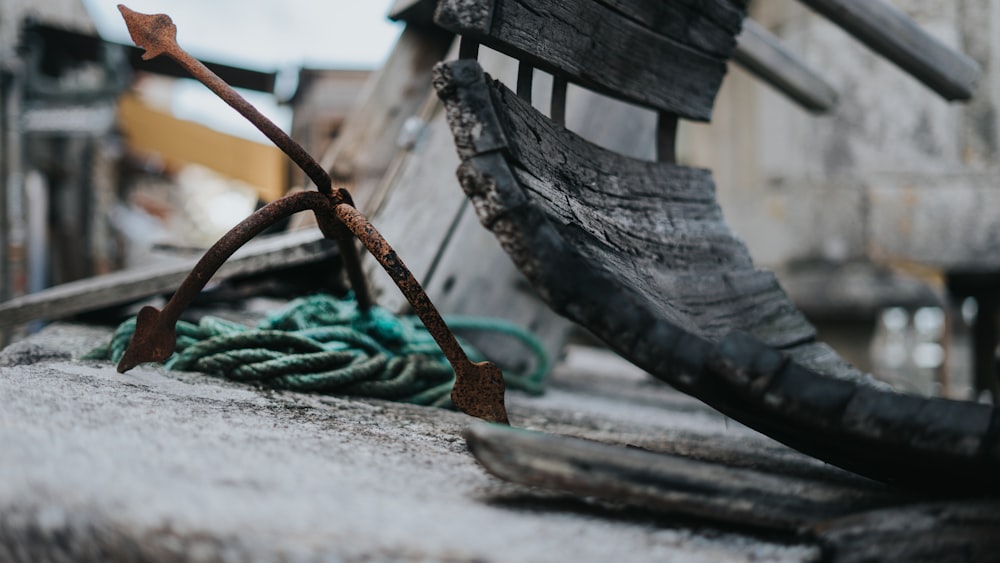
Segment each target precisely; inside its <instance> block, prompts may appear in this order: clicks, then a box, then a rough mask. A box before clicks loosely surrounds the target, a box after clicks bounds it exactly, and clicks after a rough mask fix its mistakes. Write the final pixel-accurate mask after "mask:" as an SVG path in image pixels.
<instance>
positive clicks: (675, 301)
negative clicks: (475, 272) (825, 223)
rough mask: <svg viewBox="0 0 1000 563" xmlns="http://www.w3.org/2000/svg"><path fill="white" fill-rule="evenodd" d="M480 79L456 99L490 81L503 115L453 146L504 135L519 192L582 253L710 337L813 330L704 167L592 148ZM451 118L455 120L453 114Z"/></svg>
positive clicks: (795, 337)
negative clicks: (729, 219) (728, 213)
mask: <svg viewBox="0 0 1000 563" xmlns="http://www.w3.org/2000/svg"><path fill="white" fill-rule="evenodd" d="M451 68H457V67H455V66H452V67H451ZM470 79H471V80H472V82H471V83H470V84H474V83H475V78H473V77H471V76H470ZM456 80H463V79H460V78H456ZM479 84H480V87H481V88H482V90H481V91H478V92H477V91H475V90H472V89H471V88H462V89H461V91H460V93H457V95H460V96H464V97H465V100H463V102H462V103H463V105H464V106H466V107H476V106H477V105H480V104H483V103H487V104H489V103H492V102H491V101H489V100H488V99H486V100H483V99H481V98H484V97H486V98H488V97H489V96H490V95H491V93H490V92H494V93H495V95H496V96H498V98H497V99H496V104H498V107H505V108H507V109H508V110H509V111H506V112H504V113H503V121H502V122H500V121H497V122H496V123H495V125H493V126H487V125H486V124H485V123H484V126H483V127H482V128H480V129H468V130H467V133H468V134H458V135H457V137H459V139H458V142H457V145H458V147H459V152H460V154H462V155H463V158H465V159H466V160H469V159H470V158H475V156H479V155H482V156H484V158H486V159H488V158H490V154H489V153H492V152H493V151H495V150H497V149H498V148H501V146H502V148H504V149H505V150H506V151H508V153H509V158H508V159H507V163H508V164H509V165H510V166H511V171H512V173H513V175H514V178H515V179H516V181H517V183H518V185H519V186H521V187H522V189H523V192H522V193H523V194H524V195H525V197H526V198H527V200H528V201H529V202H530V203H531V204H533V205H535V206H536V207H537V208H538V209H541V210H543V212H544V213H545V214H546V215H547V216H548V217H549V218H550V220H551V221H552V223H553V224H554V225H556V226H557V227H556V228H557V230H559V231H560V236H561V237H562V239H563V240H565V241H567V244H569V245H571V246H572V247H573V248H574V249H575V250H576V251H577V252H579V253H581V254H582V255H583V256H585V258H586V259H588V260H590V261H591V262H592V263H596V264H603V265H604V266H605V267H606V268H608V269H610V270H612V271H614V272H616V273H617V274H618V275H622V276H627V278H628V280H629V282H630V283H632V284H634V286H635V287H636V288H637V289H638V291H640V292H643V293H644V294H647V295H660V296H661V301H660V302H661V303H662V304H663V306H662V307H661V308H660V310H661V312H662V313H663V314H666V315H668V316H669V317H670V318H672V319H673V320H674V322H676V323H678V324H680V325H682V326H685V327H692V330H695V331H696V332H697V333H698V334H702V335H705V336H707V337H709V338H712V339H717V338H720V337H721V336H723V335H724V334H726V333H728V332H729V331H731V330H733V329H734V328H738V329H740V330H747V331H749V332H751V333H753V334H755V335H757V336H759V337H760V338H762V339H764V340H765V341H766V342H767V343H768V344H770V345H773V346H778V347H788V346H791V345H794V344H795V343H798V342H803V341H807V340H810V339H812V337H813V336H814V334H815V332H814V330H813V328H812V327H811V326H809V324H808V323H807V322H806V321H805V319H804V318H803V317H802V316H801V315H800V314H798V312H797V311H796V310H795V308H794V307H793V306H792V305H791V303H790V302H788V301H787V298H786V297H785V296H784V294H783V293H782V292H781V290H780V288H779V287H778V285H777V282H776V280H775V279H774V278H773V275H772V274H770V273H765V272H760V271H756V270H754V269H753V267H752V262H751V260H750V257H749V253H748V251H747V249H746V247H745V246H744V245H743V243H742V242H741V241H739V240H738V239H737V238H736V237H735V236H734V235H733V233H732V232H731V231H730V229H729V228H728V226H726V224H725V222H724V221H723V220H722V212H721V210H720V209H719V207H718V204H717V203H716V202H715V199H714V195H715V187H714V184H713V183H712V181H711V177H710V175H709V173H708V172H707V171H705V170H699V169H692V168H686V167H680V166H674V165H669V164H664V163H654V162H645V161H639V160H634V159H630V158H626V157H622V156H620V155H618V154H616V153H612V152H609V151H606V150H603V149H600V148H599V147H596V146H594V145H592V144H590V143H586V142H584V141H583V140H582V139H580V138H579V137H577V136H576V135H575V134H573V133H571V132H569V131H566V130H565V129H562V128H560V127H557V126H555V125H554V124H553V123H552V122H551V121H549V120H547V119H545V118H544V117H542V116H540V115H539V114H538V112H536V111H534V110H533V109H532V108H531V106H530V105H528V104H527V103H525V102H524V101H523V100H521V99H520V98H517V96H515V95H514V94H513V93H512V92H510V91H509V90H507V89H506V88H503V87H500V88H495V89H489V90H487V89H486V86H485V83H479ZM473 97H476V98H477V99H475V100H474V99H472V98H473ZM452 118H453V121H458V120H461V119H463V118H462V117H460V116H457V115H455V114H454V113H453V114H452ZM490 119H492V118H489V117H484V120H487V121H488V120H490ZM497 119H499V117H497ZM497 128H499V129H497ZM473 135H474V136H475V138H472V136H473ZM501 143H502V145H501ZM480 162H481V163H482V164H481V166H482V167H484V168H489V167H490V166H491V165H490V164H488V163H487V162H486V161H485V160H483V161H480ZM564 163H576V164H577V165H575V166H566V165H563V164H564ZM473 181H474V180H473ZM515 189H516V188H515ZM515 260H516V258H515ZM666 288H669V291H664V289H666Z"/></svg>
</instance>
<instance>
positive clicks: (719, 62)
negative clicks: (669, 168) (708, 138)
mask: <svg viewBox="0 0 1000 563" xmlns="http://www.w3.org/2000/svg"><path fill="white" fill-rule="evenodd" d="M649 4H651V5H652V4H657V5H660V4H662V5H663V6H664V8H663V9H655V10H653V11H652V12H650V10H651V8H645V9H643V10H640V9H638V8H637V7H636V6H638V5H635V4H634V3H632V2H627V3H623V2H617V3H615V2H610V3H601V2H597V1H586V2H578V3H572V4H569V3H565V2H559V1H557V0H531V1H529V0H475V1H467V0H444V1H442V2H440V3H439V4H438V10H437V12H436V14H435V22H436V23H437V24H438V25H440V26H442V27H444V28H446V29H449V30H451V31H454V32H456V33H459V34H462V35H464V36H469V37H472V38H474V39H476V40H478V41H480V42H482V43H483V44H484V45H487V46H489V47H491V48H493V49H497V50H498V51H501V52H503V53H506V54H509V55H511V56H515V57H517V58H519V59H523V60H526V61H528V62H529V63H531V64H533V65H535V66H537V67H538V68H540V69H543V70H546V71H547V72H552V73H554V74H557V75H563V76H566V77H567V78H569V79H570V80H572V81H573V82H575V83H578V84H581V85H583V86H586V87H588V88H591V89H593V90H595V91H598V92H602V93H605V94H608V95H611V96H614V97H618V98H622V99H625V100H629V101H632V102H635V103H638V104H641V105H644V106H647V107H651V108H654V109H658V110H662V111H666V112H669V113H675V114H677V115H680V116H681V117H686V118H689V119H695V120H700V121H707V120H709V119H710V118H711V114H712V102H713V100H714V98H715V93H716V92H717V90H718V88H719V85H720V84H721V81H722V77H723V76H724V75H725V72H726V67H725V58H726V56H725V55H724V54H723V53H728V52H729V51H731V50H732V45H733V44H734V41H733V39H732V37H733V36H734V35H735V34H736V32H737V31H738V28H733V27H730V29H729V30H728V31H727V32H726V33H717V34H716V36H714V37H712V38H711V39H709V38H708V36H707V35H706V36H705V38H703V40H702V41H701V43H703V44H710V45H711V46H712V47H713V48H712V49H709V50H706V49H704V46H698V45H695V44H689V43H685V41H691V38H690V37H689V36H688V35H687V30H688V28H687V27H686V26H681V25H677V24H676V20H675V19H671V18H670V17H669V16H670V15H672V14H671V12H674V11H676V10H677V9H681V8H676V7H673V6H672V3H649ZM622 6H632V7H633V8H635V9H634V10H632V13H630V14H628V15H626V14H624V13H622V12H619V11H617V10H616V9H615V8H621V7H622ZM691 13H692V14H698V13H700V11H698V10H694V11H692V12H691ZM737 13H739V12H738V11H737ZM649 22H652V23H653V24H654V25H653V26H652V27H651V26H650V25H649ZM664 22H670V25H666V24H665V23H664ZM656 24H659V25H656ZM705 25H706V26H710V27H712V26H714V24H708V23H706V24H705ZM668 34H672V35H668ZM699 37H701V36H700V35H699ZM695 43H697V41H695Z"/></svg>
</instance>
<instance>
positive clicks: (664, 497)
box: [465, 425, 906, 531]
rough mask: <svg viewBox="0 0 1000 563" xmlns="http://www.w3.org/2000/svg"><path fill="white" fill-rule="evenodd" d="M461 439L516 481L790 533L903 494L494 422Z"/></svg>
mask: <svg viewBox="0 0 1000 563" xmlns="http://www.w3.org/2000/svg"><path fill="white" fill-rule="evenodd" d="M465 438H466V441H467V443H468V444H469V450H470V451H471V452H472V454H473V455H474V456H475V457H476V460H477V461H479V463H481V464H482V465H483V466H484V467H486V469H487V470H489V471H490V472H491V473H493V474H494V475H496V476H498V477H500V478H502V479H505V480H508V481H512V482H514V483H519V484H522V485H530V486H535V487H543V488H550V489H556V490H559V491H564V492H568V493H573V494H575V495H581V496H586V497H593V498H599V499H604V500H607V501H610V502H614V503H616V504H627V505H629V506H638V507H642V508H645V509H649V510H653V511H657V512H668V513H670V514H682V515H685V516H695V517H698V518H703V519H707V520H711V521H715V522H722V523H726V524H737V525H741V526H749V527H753V528H766V529H771V530H783V531H795V530H797V529H799V528H801V527H804V526H812V525H816V524H819V523H821V522H824V521H827V520H831V519H836V518H841V517H844V516H847V515H851V514H855V513H857V512H861V511H863V510H865V509H871V508H875V507H886V506H891V505H892V503H893V502H899V501H901V500H904V499H905V498H906V497H905V496H904V495H901V494H899V493H898V492H897V493H895V494H893V492H892V491H887V490H878V489H872V488H861V487H854V486H851V485H849V484H845V483H835V482H831V481H824V480H819V479H809V478H803V477H797V476H789V475H782V474H780V473H773V472H764V471H758V470H754V469H746V468H736V467H727V466H725V465H722V464H718V463H711V462H706V461H700V460H697V459H691V458H688V457H682V456H676V455H670V454H660V453H653V452H647V451H643V450H639V449H633V448H625V447H622V446H612V445H608V444H602V443H598V442H591V441H588V440H582V439H579V438H570V437H566V436H557V435H553V434H545V433H542V432H531V431H527V430H518V429H511V428H507V427H500V426H486V425H477V426H474V427H471V428H469V429H468V430H466V432H465Z"/></svg>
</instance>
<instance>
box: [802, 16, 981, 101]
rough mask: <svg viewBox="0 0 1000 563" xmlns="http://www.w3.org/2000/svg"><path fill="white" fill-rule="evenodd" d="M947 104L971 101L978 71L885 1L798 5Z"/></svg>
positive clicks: (958, 53) (975, 65)
mask: <svg viewBox="0 0 1000 563" xmlns="http://www.w3.org/2000/svg"><path fill="white" fill-rule="evenodd" d="M800 1H801V2H802V3H803V4H805V5H807V6H809V7H810V8H812V9H813V10H816V12H818V13H819V14H821V15H823V16H824V17H826V18H827V19H829V20H830V21H832V22H833V23H835V24H837V25H838V26H840V27H842V28H843V29H844V30H845V31H847V32H848V33H850V34H851V35H853V36H854V37H855V38H857V39H858V40H859V41H861V42H862V43H864V44H865V45H868V46H869V47H871V49H872V50H873V51H875V52H876V53H878V54H880V55H882V56H883V57H885V58H887V59H889V60H890V61H892V62H893V63H895V64H896V65H897V66H899V67H900V68H902V69H903V70H905V71H906V72H908V73H910V74H911V75H913V77H914V78H916V79H917V80H920V81H921V82H923V83H924V84H926V85H927V86H928V87H929V88H931V89H932V90H934V91H935V92H937V93H938V94H940V95H941V97H943V98H945V99H946V100H968V99H969V98H971V97H972V94H973V91H974V90H975V87H976V82H977V81H978V80H979V76H980V73H981V70H980V68H979V65H978V64H977V63H976V61H974V60H972V58H970V57H969V56H968V55H966V54H964V53H962V52H959V51H956V50H955V49H952V48H951V47H949V46H947V45H945V44H944V43H942V42H941V41H939V40H938V39H937V38H935V37H934V36H932V35H931V34H929V33H927V32H926V31H924V29H923V28H921V27H920V26H919V25H917V23H916V22H914V21H913V20H912V19H910V17H909V16H907V15H906V14H904V13H903V12H901V11H900V10H899V9H898V8H896V7H895V6H893V5H892V4H890V3H889V2H887V1H886V0H800Z"/></svg>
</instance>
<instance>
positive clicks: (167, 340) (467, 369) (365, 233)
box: [118, 4, 508, 424]
mask: <svg viewBox="0 0 1000 563" xmlns="http://www.w3.org/2000/svg"><path fill="white" fill-rule="evenodd" d="M118 10H119V11H120V12H121V13H122V16H123V17H124V18H125V23H126V25H127V26H128V29H129V34H130V35H131V36H132V40H133V41H134V42H135V44H136V45H137V46H139V47H142V48H143V49H145V50H146V52H145V53H144V54H143V58H144V59H147V60H148V59H151V58H153V57H156V56H159V55H161V54H163V55H167V56H168V57H170V58H172V59H173V60H175V61H177V63H178V64H180V65H181V66H182V67H183V68H184V69H185V70H187V71H188V72H189V73H191V75H192V76H193V77H194V78H196V79H197V80H199V81H200V82H202V83H203V84H205V85H206V86H207V87H208V88H209V89H210V90H212V92H214V93H215V94H216V95H218V96H219V97H220V98H222V99H223V100H224V101H225V102H226V103H228V104H229V105H230V106H231V107H232V108H233V109H235V110H236V111H238V112H239V113H240V114H241V115H243V117H245V118H246V119H247V120H249V121H250V122H251V123H253V124H254V126H256V127H257V128H258V129H259V130H260V131H261V132H262V133H264V134H265V135H266V136H267V137H268V138H269V139H271V141H272V142H274V144H275V145H277V146H278V148H280V149H281V150H282V151H283V152H284V153H285V154H287V155H288V156H289V157H290V158H291V159H292V161H294V162H295V164H296V165H298V166H299V167H300V168H301V169H302V170H303V171H304V172H305V173H306V174H307V175H308V176H309V178H310V179H311V180H312V181H313V183H315V184H316V187H317V189H318V190H319V191H318V192H301V193H297V194H292V195H288V196H285V197H283V198H281V199H279V200H277V201H274V202H272V203H270V204H268V205H266V206H264V207H263V208H261V209H260V210H258V211H256V212H255V213H253V214H252V215H250V217H247V218H246V219H244V220H243V221H242V222H241V223H240V224H239V225H237V226H235V227H233V228H232V229H231V230H230V231H229V232H228V233H226V234H225V235H224V236H223V237H222V238H221V239H219V241H218V242H216V243H215V244H214V245H213V246H212V247H211V248H210V249H209V250H208V251H207V252H206V253H205V255H204V256H203V257H202V259H201V260H199V261H198V264H197V265H195V267H194V269H193V270H192V271H191V273H190V274H188V276H187V278H185V279H184V282H183V283H181V286H180V288H178V290H177V292H176V293H174V295H173V296H172V297H171V298H170V300H169V301H168V302H167V304H166V305H165V306H164V308H163V310H162V311H161V310H158V309H156V308H155V307H144V308H143V309H142V310H141V311H139V315H138V317H137V320H136V329H135V336H133V338H132V342H130V343H129V347H128V349H127V350H126V351H125V355H124V356H123V357H122V359H121V361H120V362H119V364H118V371H120V372H123V373H124V372H125V371H127V370H129V369H132V368H133V367H135V366H137V365H139V364H140V363H144V362H153V361H163V360H166V359H167V358H168V357H170V355H171V354H172V353H173V351H174V346H175V342H176V336H175V326H176V323H177V320H178V319H179V318H180V314H181V312H183V311H184V309H185V308H186V307H187V306H188V305H189V304H190V303H191V301H192V300H193V299H194V298H195V297H196V296H197V295H198V293H199V292H200V291H201V290H202V289H203V288H204V287H205V284H206V283H208V280H209V279H211V277H212V275H213V274H215V272H216V271H217V270H218V269H219V267H221V266H222V264H223V263H224V262H225V261H226V260H227V259H228V258H229V257H230V256H232V254H233V253H234V252H236V250H237V249H238V248H240V247H241V246H243V245H244V244H245V243H246V242H247V241H249V240H250V239H252V238H253V237H255V236H256V235H258V234H259V233H260V232H262V231H263V230H264V229H265V228H267V227H268V226H270V225H273V224H274V223H275V222H276V221H279V220H281V219H283V218H285V217H288V216H289V215H292V214H294V213H298V212H300V211H305V210H307V209H308V210H311V211H312V212H313V213H314V214H315V216H316V221H317V223H318V225H319V229H320V231H321V232H322V233H323V235H324V236H325V237H326V238H329V239H333V240H336V241H337V242H338V244H339V245H340V251H341V255H342V256H343V259H344V267H345V270H346V271H347V276H348V278H349V279H350V282H351V287H352V288H353V289H354V293H355V295H356V298H357V300H358V307H359V309H361V310H362V311H364V310H367V309H368V308H369V307H370V306H371V305H372V300H371V296H370V294H369V292H368V285H367V283H366V281H365V277H364V273H363V270H362V269H361V262H360V257H359V255H358V250H357V247H356V246H355V245H354V237H357V238H358V240H360V241H361V243H362V244H363V245H364V246H365V248H366V249H367V250H368V251H369V252H370V253H371V254H372V256H373V257H375V259H376V260H377V261H378V262H379V264H381V265H382V267H383V268H384V269H385V271H386V272H387V273H388V274H389V275H390V276H391V277H392V279H393V281H394V282H395V283H396V285H397V286H398V287H399V289H400V291H402V293H403V295H404V296H405V297H406V299H407V301H409V303H410V305H411V306H412V307H413V309H414V311H415V312H416V313H417V316H418V317H419V318H420V320H421V321H422V322H423V323H424V326H425V327H427V330H428V332H430V334H431V336H433V337H434V340H435V342H437V344H438V346H439V347H440V348H441V351H442V352H443V353H444V355H445V357H446V358H448V362H449V363H450V364H451V366H452V368H453V369H454V370H455V385H454V388H453V389H452V393H451V397H452V402H453V403H454V404H455V406H456V407H457V408H458V409H459V410H461V411H462V412H464V413H467V414H470V415H472V416H476V417H478V418H482V419H484V420H488V421H490V422H499V423H505V424H506V423H507V422H508V421H507V411H506V408H505V406H504V380H503V374H502V373H501V372H500V369H499V368H498V367H497V366H496V365H494V364H493V363H491V362H478V363H474V362H472V361H470V360H469V358H468V356H467V355H466V354H465V351H464V350H462V347H461V346H460V345H459V344H458V340H457V339H456V338H455V335H454V334H453V333H452V332H451V329H449V328H448V325H447V324H446V323H445V322H444V319H442V318H441V315H440V313H438V311H437V308H436V307H434V304H433V303H431V300H430V298H429V297H427V294H426V292H424V290H423V288H421V287H420V284H419V282H417V280H416V278H415V277H414V276H413V274H412V272H410V270H409V269H407V267H406V265H404V264H403V262H402V260H400V258H399V256H398V255H397V254H396V251H395V250H393V248H392V247H391V246H390V245H389V243H388V242H386V240H385V239H384V238H382V235H381V234H379V232H378V231H377V230H376V229H375V227H374V226H372V224H371V223H370V222H369V221H368V219H367V218H366V217H365V216H364V215H363V214H361V212H359V211H358V210H357V209H355V208H354V202H353V200H352V199H351V195H350V193H349V192H348V191H347V190H345V189H343V188H339V189H336V190H334V189H333V187H332V181H331V179H330V176H329V174H327V172H326V171H325V170H324V169H323V167H322V166H320V165H319V163H317V162H316V160H315V159H314V158H313V157H312V156H311V155H309V153H307V152H306V151H305V149H303V148H302V146H301V145H299V144H298V143H296V142H295V141H294V140H293V139H292V138H291V137H289V136H288V135H287V134H285V132H284V131H282V130H281V129H280V128H279V127H278V126H277V125H275V124H274V123H273V122H272V121H271V120H269V119H268V118H266V117H265V116H264V115H263V114H261V113H260V112H259V111H257V109H256V108H254V107H253V106H252V105H251V104H250V103H249V102H247V101H246V100H245V99H244V98H243V97H242V96H240V95H239V94H238V93H237V92H236V91H235V90H233V89H232V88H231V87H230V86H229V85H228V84H226V83H225V81H223V80H222V79H221V78H219V77H218V76H217V75H216V74H215V73H213V72H212V71H211V70H209V69H208V67H206V66H205V65H203V64H202V63H201V62H199V61H198V60H197V59H195V58H194V57H192V56H191V55H189V54H188V53H187V52H185V51H184V50H183V49H181V47H180V46H179V45H178V44H177V40H176V37H177V28H176V26H175V25H174V23H173V21H172V20H171V19H170V16H167V15H166V14H155V15H147V14H140V13H138V12H135V11H133V10H130V9H129V8H127V7H125V6H124V5H121V4H119V5H118ZM352 235H353V236H352Z"/></svg>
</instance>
